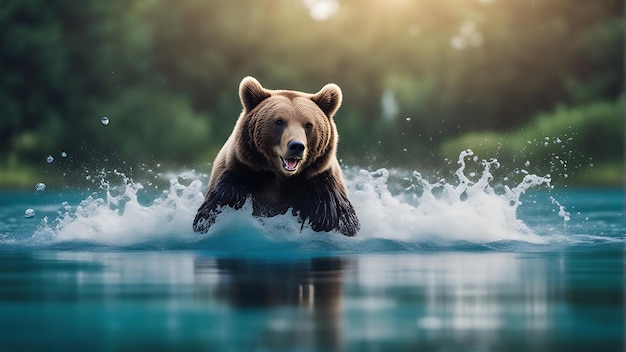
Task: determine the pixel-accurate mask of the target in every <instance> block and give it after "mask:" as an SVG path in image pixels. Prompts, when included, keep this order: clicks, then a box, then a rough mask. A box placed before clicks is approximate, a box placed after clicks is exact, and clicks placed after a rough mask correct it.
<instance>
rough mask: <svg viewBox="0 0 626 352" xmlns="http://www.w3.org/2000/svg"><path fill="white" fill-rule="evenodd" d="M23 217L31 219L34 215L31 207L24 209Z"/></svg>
mask: <svg viewBox="0 0 626 352" xmlns="http://www.w3.org/2000/svg"><path fill="white" fill-rule="evenodd" d="M24 217H25V218H27V219H32V218H34V217H35V211H34V210H33V209H31V208H28V209H26V210H25V211H24Z"/></svg>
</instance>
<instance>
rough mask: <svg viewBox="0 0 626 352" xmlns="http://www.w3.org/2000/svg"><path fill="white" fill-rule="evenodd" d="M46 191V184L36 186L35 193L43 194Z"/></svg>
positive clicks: (40, 183) (41, 183)
mask: <svg viewBox="0 0 626 352" xmlns="http://www.w3.org/2000/svg"><path fill="white" fill-rule="evenodd" d="M44 189H46V184H45V183H43V182H39V183H38V184H36V185H35V191H37V192H43V190H44Z"/></svg>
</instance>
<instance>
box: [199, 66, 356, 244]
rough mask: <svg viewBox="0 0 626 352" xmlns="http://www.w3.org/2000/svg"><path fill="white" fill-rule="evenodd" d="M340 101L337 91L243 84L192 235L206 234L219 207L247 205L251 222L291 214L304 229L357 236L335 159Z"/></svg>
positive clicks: (331, 86) (251, 80)
mask: <svg viewBox="0 0 626 352" xmlns="http://www.w3.org/2000/svg"><path fill="white" fill-rule="evenodd" d="M342 97H343V96H342V93H341V89H340V88H339V87H338V86H337V85H335V84H327V85H326V86H324V87H323V88H322V89H321V90H320V91H319V92H317V93H315V94H307V93H303V92H298V91H292V90H269V89H265V88H263V86H261V84H260V83H259V82H258V81H257V80H256V79H255V78H253V77H246V78H244V79H243V80H242V81H241V84H240V85H239V98H240V99H241V103H242V105H243V112H242V113H241V115H240V116H239V119H238V120H237V123H236V124H235V128H234V129H233V132H232V133H231V135H230V137H229V138H228V140H227V141H226V143H225V144H224V146H223V147H222V149H221V150H220V152H219V153H218V154H217V157H216V159H215V161H214V164H213V170H212V171H211V178H210V181H209V187H208V190H207V192H206V196H205V199H204V203H203V204H202V205H201V206H200V208H199V209H198V213H197V214H196V218H195V219H194V221H193V229H194V231H196V232H207V231H208V230H209V228H210V227H211V225H212V224H213V223H214V222H215V218H216V216H217V215H218V214H219V212H220V210H221V208H222V207H225V206H228V207H231V208H234V209H239V208H241V207H242V206H243V205H244V203H245V202H246V200H247V199H248V198H250V199H251V201H252V205H253V215H255V216H268V217H269V216H275V215H278V214H284V213H286V212H287V211H288V210H289V209H291V210H292V214H293V215H294V216H298V217H299V221H300V222H301V223H302V227H303V226H304V225H305V223H306V222H307V221H308V224H309V226H311V228H312V229H313V230H314V231H318V232H319V231H333V230H336V231H339V232H340V233H342V234H344V235H346V236H354V235H355V234H356V233H357V231H358V230H359V220H358V218H357V216H356V213H355V211H354V208H353V207H352V204H351V203H350V200H349V199H348V194H347V191H346V186H345V184H344V180H343V175H342V172H341V168H340V167H339V162H338V161H337V157H336V155H335V152H336V149H337V139H338V135H337V127H336V126H335V122H334V121H333V116H334V115H335V112H336V111H337V109H339V106H340V105H341V101H342ZM302 227H301V228H302Z"/></svg>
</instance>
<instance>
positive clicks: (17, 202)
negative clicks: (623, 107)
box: [0, 170, 626, 351]
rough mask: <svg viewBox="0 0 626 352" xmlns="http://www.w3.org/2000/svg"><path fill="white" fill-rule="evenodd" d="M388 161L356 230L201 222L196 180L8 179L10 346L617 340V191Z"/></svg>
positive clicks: (2, 265)
mask: <svg viewBox="0 0 626 352" xmlns="http://www.w3.org/2000/svg"><path fill="white" fill-rule="evenodd" d="M413 176H415V175H413ZM392 177H393V175H390V174H386V173H385V172H382V171H380V170H378V171H376V172H371V173H365V172H361V173H356V174H355V175H353V176H350V178H349V191H350V193H351V198H352V199H353V201H354V202H355V207H356V208H357V213H358V214H359V216H360V217H361V221H362V230H361V232H360V233H359V235H358V236H357V237H355V238H346V237H343V236H341V235H338V234H332V233H331V234H325V233H322V234H320V233H315V232H312V231H310V230H308V229H307V228H306V227H305V229H304V230H302V231H301V230H300V224H298V223H297V222H296V221H295V220H294V219H293V218H291V217H289V216H283V217H280V216H279V217H276V218H272V219H261V220H259V219H255V218H253V217H252V216H251V210H250V209H247V208H246V207H244V209H242V211H240V212H234V211H232V212H229V211H225V213H224V214H223V218H222V219H221V220H220V221H219V222H218V224H216V228H214V229H213V230H212V231H211V232H209V233H208V234H206V235H198V234H195V233H193V232H192V231H191V221H192V219H193V215H194V214H195V210H196V209H197V206H198V205H199V202H201V198H202V192H203V190H204V186H203V184H205V183H203V182H201V181H193V182H186V183H185V182H182V181H180V180H172V182H171V183H170V186H169V188H167V189H166V190H165V192H162V193H159V192H157V191H156V190H155V189H148V188H149V187H146V186H139V185H138V184H136V183H134V182H132V181H128V180H125V181H123V182H121V184H116V185H114V182H111V183H103V185H105V186H104V187H100V188H98V189H97V190H96V191H95V192H94V191H86V190H79V189H68V188H63V189H50V188H52V187H50V188H49V189H46V190H44V191H35V192H3V193H0V351H35V350H37V351H40V350H45V351H68V350H89V351H143V350H146V351H148V350H149V351H167V350H176V351H333V350H339V351H418V350H427V351H622V350H623V349H624V289H623V283H624V273H623V268H624V265H623V255H624V250H623V237H624V233H626V226H625V225H624V219H623V199H624V193H623V190H621V189H614V190H598V189H594V190H582V189H554V188H545V187H544V188H542V186H541V182H536V186H537V187H535V188H531V189H528V190H524V191H523V192H518V193H515V192H513V193H510V192H507V191H506V190H504V191H497V189H496V187H495V186H494V187H493V188H492V187H490V186H489V185H487V186H485V185H480V182H481V179H480V177H481V176H478V177H477V179H474V180H472V182H471V183H470V186H468V185H463V182H460V183H459V184H457V185H454V186H450V185H448V184H440V185H435V186H434V187H431V188H429V186H433V185H430V184H424V183H420V180H417V181H415V180H413V181H412V182H414V183H415V184H421V185H422V186H423V187H421V188H419V189H415V188H416V187H414V189H411V187H406V185H404V184H402V182H403V181H402V180H406V179H407V178H406V177H404V178H403V177H400V178H399V181H391V178H392ZM409 178H410V177H409ZM179 181H180V182H179ZM535 181H537V180H535ZM520 184H523V183H520ZM474 185H478V186H476V187H479V186H480V187H479V188H472V187H474ZM394 189H399V191H395V190H394ZM510 189H513V190H514V187H511V188H510ZM494 190H495V191H494ZM26 209H32V210H33V211H34V216H33V217H32V218H25V217H24V212H25V210H26Z"/></svg>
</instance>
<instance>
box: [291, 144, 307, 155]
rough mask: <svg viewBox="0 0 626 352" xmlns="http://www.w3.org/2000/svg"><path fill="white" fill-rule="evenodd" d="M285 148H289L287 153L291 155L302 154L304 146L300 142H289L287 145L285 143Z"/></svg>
mask: <svg viewBox="0 0 626 352" xmlns="http://www.w3.org/2000/svg"><path fill="white" fill-rule="evenodd" d="M287 148H289V151H290V152H292V153H298V154H302V152H304V149H305V148H306V146H305V145H304V143H302V142H300V141H289V143H287Z"/></svg>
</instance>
